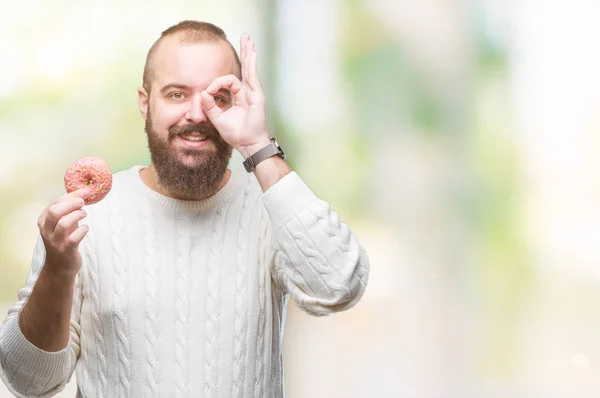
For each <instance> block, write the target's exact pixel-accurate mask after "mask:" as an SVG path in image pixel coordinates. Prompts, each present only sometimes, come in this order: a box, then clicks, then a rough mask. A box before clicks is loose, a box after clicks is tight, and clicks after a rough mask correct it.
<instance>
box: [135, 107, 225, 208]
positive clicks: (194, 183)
mask: <svg viewBox="0 0 600 398" xmlns="http://www.w3.org/2000/svg"><path fill="white" fill-rule="evenodd" d="M144 130H145V131H146V135H147V136H148V148H149V149H150V158H151V159H152V163H153V164H154V168H155V169H156V174H157V177H158V183H159V185H161V186H162V187H164V188H166V189H167V190H168V191H169V192H172V193H174V194H176V195H178V196H181V197H184V198H186V199H187V198H190V199H205V198H207V197H209V196H212V195H213V194H215V193H216V192H217V190H218V188H219V185H220V183H221V182H222V181H223V177H224V176H225V173H226V171H227V166H228V165H229V159H230V158H231V154H232V151H233V148H232V147H231V146H230V145H229V144H227V142H225V140H223V138H221V136H220V135H219V132H218V131H217V129H215V128H214V126H212V125H211V124H209V123H199V124H187V125H184V126H171V127H170V128H169V135H168V137H167V139H166V140H163V139H162V138H161V137H160V135H159V134H158V133H157V132H156V130H154V126H153V123H152V116H151V115H150V113H148V117H147V119H146V124H145V126H144ZM191 132H199V133H201V134H203V135H205V136H206V139H207V140H208V139H210V140H211V141H212V143H213V144H214V145H215V147H216V150H214V149H212V148H209V149H191V148H189V149H185V148H176V147H175V146H173V145H172V144H171V143H172V141H173V139H175V138H176V137H177V136H178V135H181V134H187V133H191Z"/></svg>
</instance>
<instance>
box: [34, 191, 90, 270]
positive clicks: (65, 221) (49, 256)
mask: <svg viewBox="0 0 600 398" xmlns="http://www.w3.org/2000/svg"><path fill="white" fill-rule="evenodd" d="M86 189H87V188H85V189H80V190H77V191H73V192H71V193H68V194H64V195H62V196H60V197H59V198H57V199H56V200H55V201H54V202H52V203H51V204H50V205H49V206H48V207H47V208H46V209H44V211H43V212H42V214H41V215H40V217H39V219H38V228H39V229H40V233H41V235H42V239H43V241H44V246H45V248H46V261H45V264H44V268H46V271H47V272H51V273H52V274H53V275H55V276H58V277H60V278H63V277H75V275H77V273H78V272H79V270H80V268H81V255H80V254H79V251H78V248H79V243H81V241H82V240H83V238H84V237H85V235H86V234H87V232H88V230H89V227H88V226H87V225H86V224H82V225H79V221H81V220H82V219H83V218H84V217H85V216H86V212H85V210H84V209H83V206H84V204H85V202H84V200H83V199H82V196H83V194H84V193H85V190H86Z"/></svg>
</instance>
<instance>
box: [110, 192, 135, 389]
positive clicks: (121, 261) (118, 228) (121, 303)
mask: <svg viewBox="0 0 600 398" xmlns="http://www.w3.org/2000/svg"><path fill="white" fill-rule="evenodd" d="M120 200H121V198H120V197H119V195H118V194H115V195H114V196H113V197H112V198H111V199H110V200H109V201H108V205H109V212H110V215H109V223H110V229H111V232H112V234H111V238H112V254H111V259H112V264H113V270H114V274H113V275H114V279H113V280H114V295H113V306H114V316H113V319H112V320H113V327H114V329H115V333H116V335H117V340H116V344H117V356H118V364H117V373H118V375H119V376H118V378H119V383H118V385H117V396H119V397H121V396H125V397H126V396H129V372H130V370H129V351H130V350H129V339H128V336H129V328H128V325H127V314H126V310H125V309H126V308H127V301H128V300H127V282H128V277H127V254H126V253H125V245H126V241H125V234H124V231H123V222H122V221H121V220H122V214H121V209H120V208H119V202H120Z"/></svg>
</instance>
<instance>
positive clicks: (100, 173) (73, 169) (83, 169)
mask: <svg viewBox="0 0 600 398" xmlns="http://www.w3.org/2000/svg"><path fill="white" fill-rule="evenodd" d="M111 186H112V174H111V172H110V168H109V167H108V164H107V163H106V162H105V161H104V160H102V159H100V158H98V157H95V156H85V157H82V158H80V159H77V160H76V161H74V162H73V163H72V164H71V165H70V166H69V168H68V169H67V172H66V173H65V188H66V189H67V192H73V191H76V190H78V189H81V188H86V187H87V188H90V190H91V192H90V193H89V194H88V195H85V196H83V200H85V204H86V205H91V204H93V203H97V202H99V201H101V200H102V199H104V197H105V196H106V195H108V192H110V188H111Z"/></svg>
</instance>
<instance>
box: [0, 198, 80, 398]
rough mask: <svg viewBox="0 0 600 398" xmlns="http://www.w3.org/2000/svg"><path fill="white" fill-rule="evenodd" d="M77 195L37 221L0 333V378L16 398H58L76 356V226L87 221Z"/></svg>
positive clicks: (54, 205)
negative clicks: (25, 272) (21, 282)
mask: <svg viewBox="0 0 600 398" xmlns="http://www.w3.org/2000/svg"><path fill="white" fill-rule="evenodd" d="M80 194H81V192H77V193H72V194H66V195H63V196H61V197H60V198H59V199H57V200H56V201H54V202H53V203H52V204H51V205H50V206H49V207H48V208H47V209H46V210H44V212H43V213H42V215H41V216H40V219H39V220H38V226H39V228H40V235H41V236H40V239H39V240H38V242H37V245H36V248H35V251H34V256H33V261H32V264H31V269H30V272H29V276H28V278H27V283H26V286H25V287H24V288H23V289H21V290H20V291H19V300H18V302H17V303H16V304H15V305H14V306H13V307H12V308H11V309H10V311H9V314H8V317H7V318H6V320H5V322H4V324H3V325H2V329H1V330H0V363H1V365H2V369H1V372H0V373H1V376H2V379H3V380H4V382H5V384H6V385H7V386H8V387H9V389H10V390H11V392H13V394H15V395H17V396H26V397H46V396H52V395H54V394H56V393H57V392H58V391H60V390H61V389H62V388H63V387H64V385H65V384H66V383H67V382H68V380H69V378H70V376H71V374H72V372H73V369H74V367H75V362H76V359H77V357H78V356H79V333H80V329H79V316H80V306H81V283H80V282H79V278H78V276H77V275H78V272H79V270H80V268H81V264H82V257H81V255H80V253H79V243H80V242H81V240H82V239H83V237H84V236H85V235H86V233H87V231H88V227H87V225H82V226H79V225H78V222H79V221H80V220H81V219H82V218H83V217H85V211H83V210H81V207H82V206H83V200H82V199H81V198H79V197H78V195H80Z"/></svg>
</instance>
